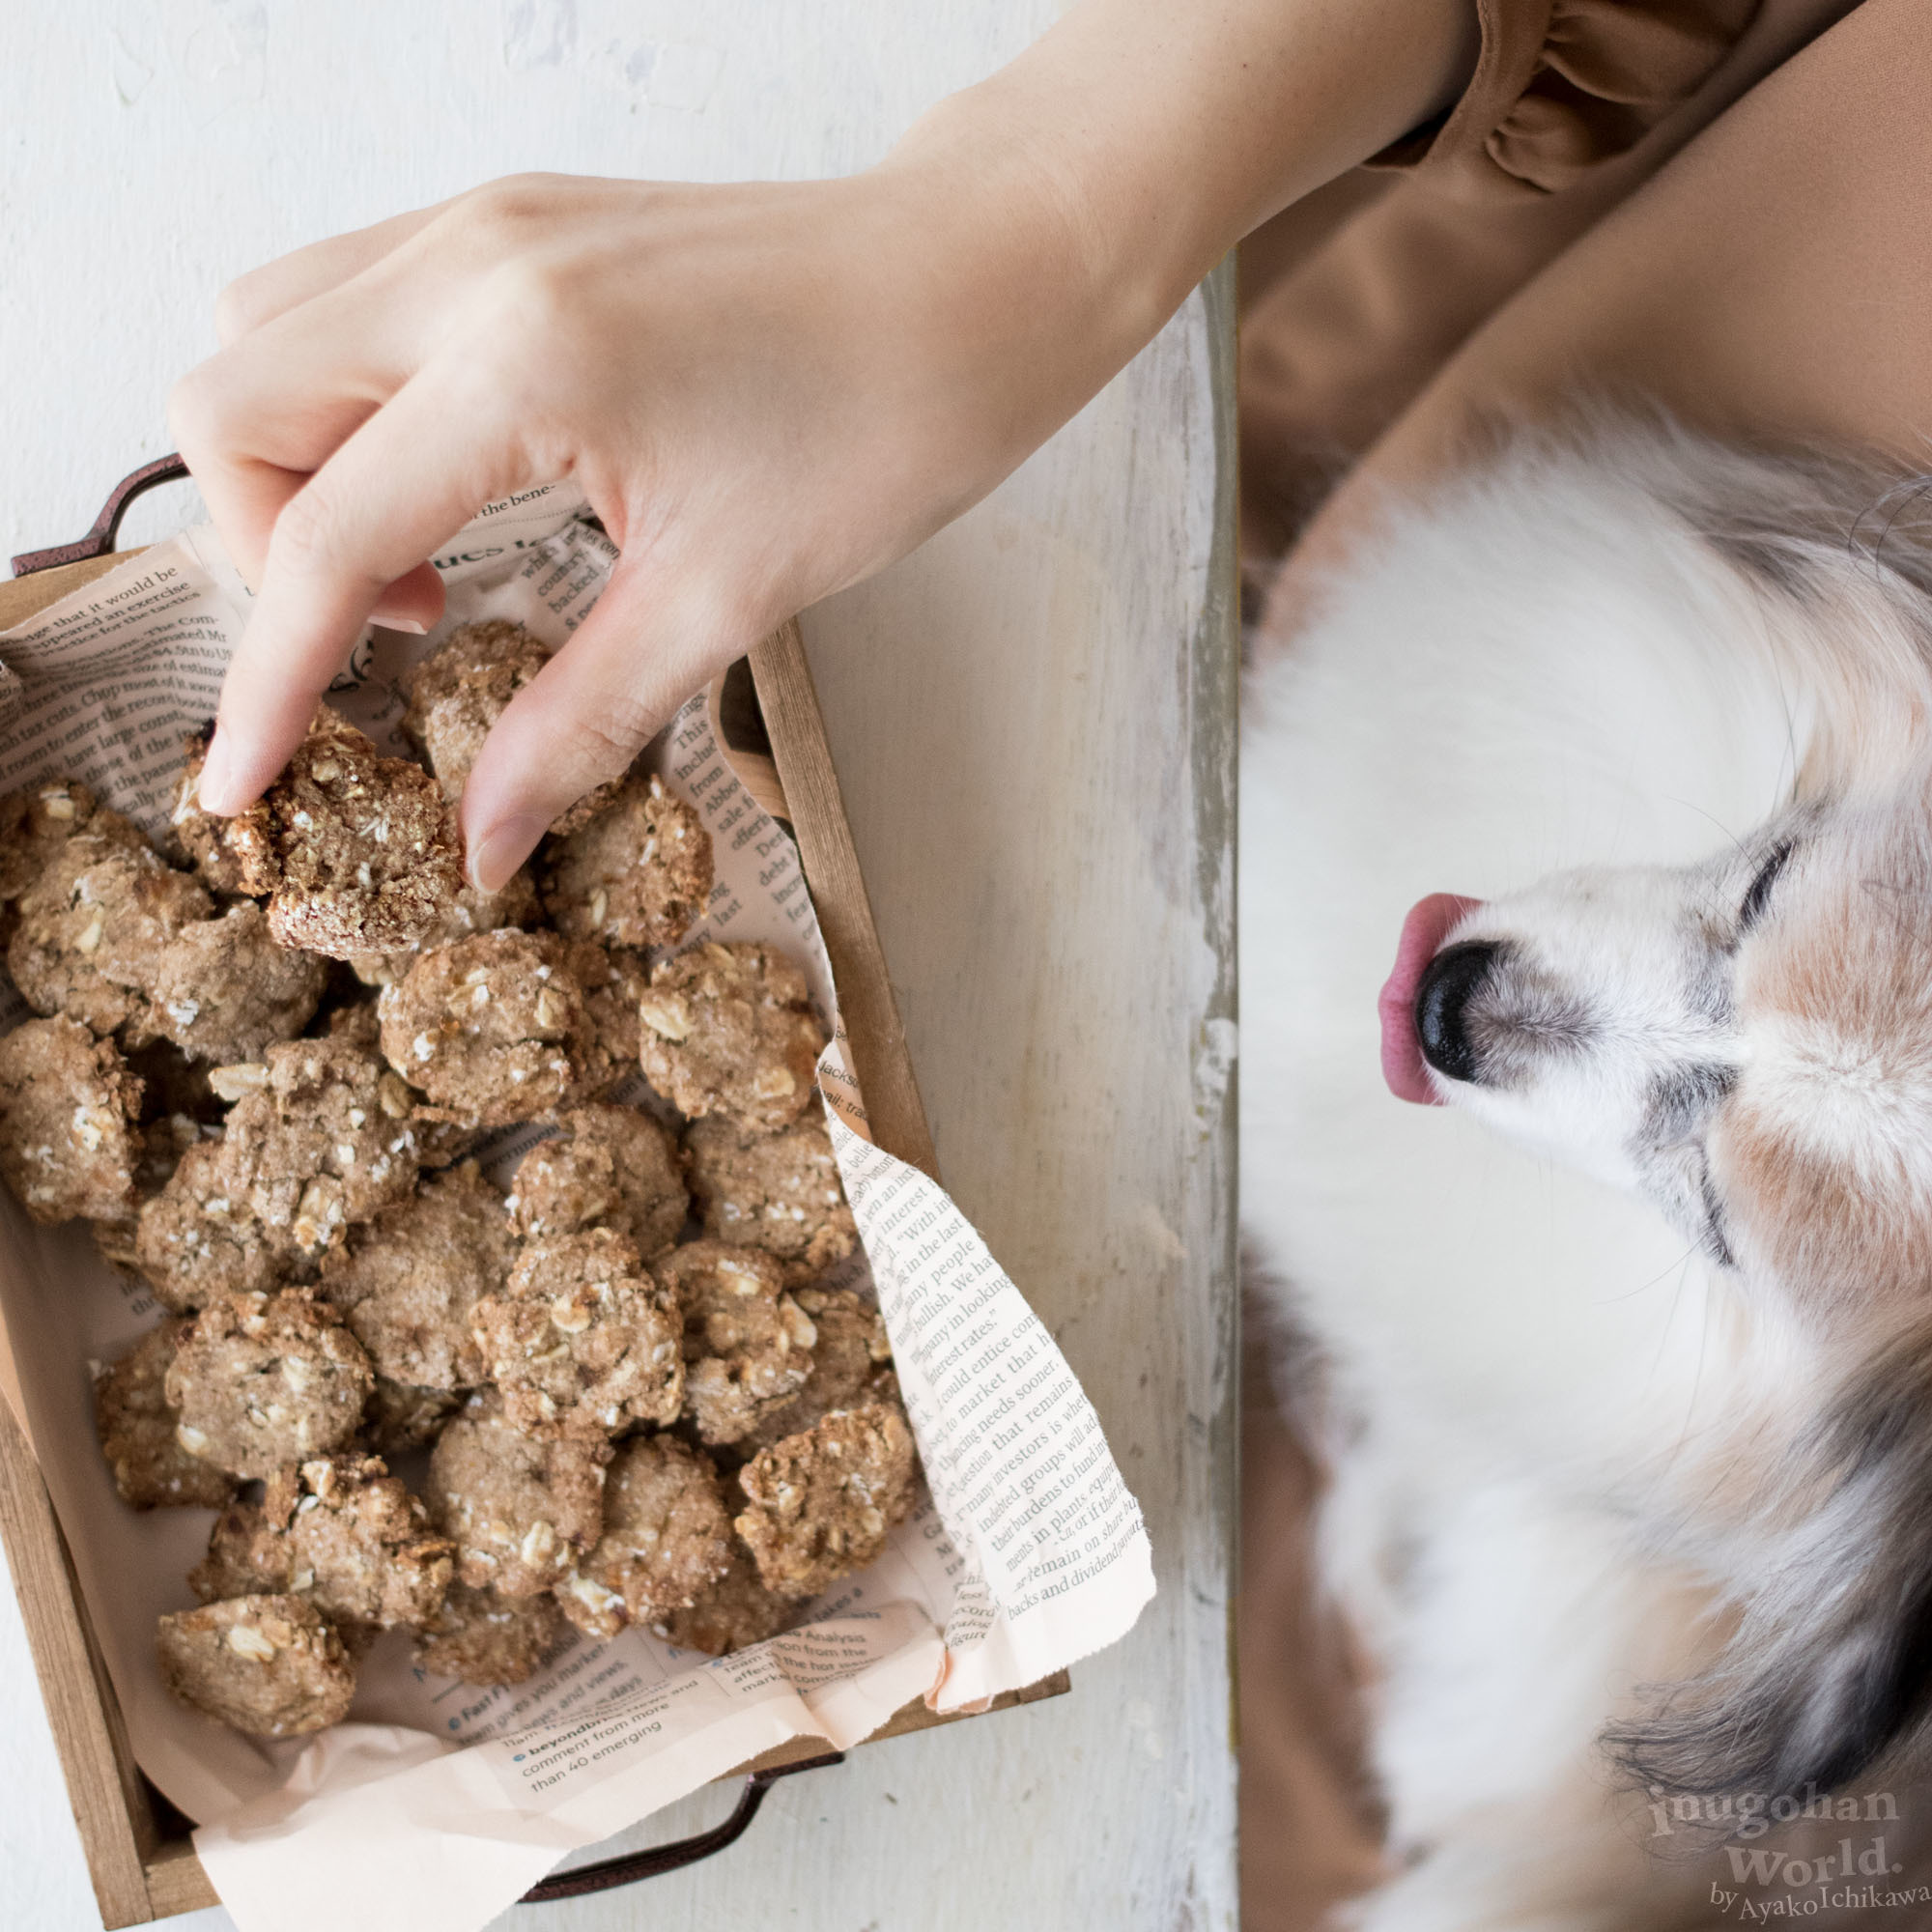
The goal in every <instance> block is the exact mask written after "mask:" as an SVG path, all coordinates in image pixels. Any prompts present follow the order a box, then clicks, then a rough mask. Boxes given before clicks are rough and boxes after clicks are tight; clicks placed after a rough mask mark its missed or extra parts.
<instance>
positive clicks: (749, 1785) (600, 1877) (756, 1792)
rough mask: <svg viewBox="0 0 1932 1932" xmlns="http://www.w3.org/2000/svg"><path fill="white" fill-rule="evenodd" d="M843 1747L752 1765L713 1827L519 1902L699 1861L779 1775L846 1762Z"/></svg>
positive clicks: (588, 1870)
mask: <svg viewBox="0 0 1932 1932" xmlns="http://www.w3.org/2000/svg"><path fill="white" fill-rule="evenodd" d="M844 1762H845V1753H844V1752H843V1751H828V1752H827V1753H826V1754H825V1755H824V1756H823V1757H807V1758H801V1759H799V1761H798V1762H797V1763H796V1764H781V1765H777V1766H775V1767H774V1768H773V1769H772V1770H770V1771H754V1772H753V1774H752V1775H751V1776H749V1777H748V1778H746V1780H745V1784H744V1788H743V1790H741V1791H740V1792H739V1794H738V1803H737V1805H736V1806H735V1807H734V1809H733V1810H732V1812H731V1815H730V1816H729V1817H728V1818H726V1819H725V1822H724V1823H723V1824H722V1825H719V1826H716V1827H714V1828H713V1829H712V1830H711V1831H709V1832H698V1833H695V1834H694V1835H693V1836H691V1837H689V1838H679V1839H678V1840H677V1841H676V1842H675V1843H674V1844H669V1845H653V1846H652V1847H651V1848H650V1850H649V1851H645V1852H627V1853H625V1854H624V1856H623V1857H621V1858H615V1859H602V1860H600V1861H598V1862H597V1863H596V1864H594V1865H579V1866H578V1867H577V1869H576V1870H575V1871H567V1872H557V1873H555V1874H554V1876H552V1877H550V1878H547V1879H542V1880H539V1881H538V1883H537V1884H535V1885H533V1886H531V1887H530V1889H529V1890H527V1891H526V1892H525V1893H524V1895H523V1897H522V1898H520V1899H519V1900H518V1901H517V1903H518V1904H519V1905H546V1904H548V1903H549V1902H550V1901H551V1900H553V1899H557V1898H582V1897H584V1896H585V1895H586V1894H588V1893H590V1892H593V1891H610V1890H611V1889H613V1888H615V1887H617V1886H620V1885H634V1884H635V1883H636V1882H637V1881H638V1880H639V1879H640V1878H656V1877H657V1875H658V1874H659V1873H660V1872H668V1871H676V1870H678V1869H679V1868H680V1867H682V1866H684V1865H695V1864H696V1862H697V1861H698V1860H699V1859H708V1858H709V1857H710V1856H711V1855H712V1853H713V1852H722V1851H723V1850H724V1849H725V1846H726V1845H730V1844H735V1843H736V1842H737V1841H738V1839H740V1838H741V1837H743V1836H744V1834H745V1830H746V1828H747V1827H748V1826H749V1825H750V1824H751V1822H752V1820H753V1818H755V1817H756V1816H757V1815H758V1806H759V1805H761V1804H763V1803H764V1802H765V1793H766V1792H768V1791H769V1790H770V1789H771V1788H772V1786H773V1785H774V1784H776V1783H777V1782H778V1781H779V1779H780V1778H781V1777H790V1776H792V1775H793V1774H794V1773H796V1772H801V1771H820V1770H823V1769H824V1767H825V1766H827V1765H833V1764H843V1763H844Z"/></svg>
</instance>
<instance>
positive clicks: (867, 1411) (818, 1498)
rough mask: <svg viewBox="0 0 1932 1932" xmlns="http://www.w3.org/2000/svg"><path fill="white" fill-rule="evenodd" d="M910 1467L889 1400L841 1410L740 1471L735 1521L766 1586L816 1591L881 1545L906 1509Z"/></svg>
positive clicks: (801, 1593)
mask: <svg viewBox="0 0 1932 1932" xmlns="http://www.w3.org/2000/svg"><path fill="white" fill-rule="evenodd" d="M917 1473H918V1461H917V1457H916V1455H915V1452H914V1449H913V1441H912V1431H911V1430H910V1429H908V1428H907V1427H906V1424H905V1418H904V1417H903V1416H902V1415H900V1414H899V1412H898V1411H897V1410H896V1409H895V1408H889V1407H887V1406H885V1405H884V1404H882V1403H867V1404H866V1405H864V1406H862V1407H859V1408H847V1409H839V1410H837V1411H836V1412H835V1413H833V1414H831V1415H828V1416H827V1417H826V1418H825V1419H824V1420H823V1421H822V1422H820V1423H817V1424H816V1425H815V1426H814V1427H812V1428H810V1429H809V1430H807V1431H805V1433H804V1434H803V1435H788V1436H786V1437H785V1439H784V1440H783V1441H782V1442H781V1443H778V1444H777V1445H775V1446H774V1447H773V1448H770V1449H763V1450H760V1451H759V1452H758V1454H757V1455H756V1456H754V1457H753V1459H752V1461H751V1462H749V1463H746V1464H745V1466H744V1467H743V1468H742V1469H740V1470H739V1472H738V1482H739V1485H740V1487H741V1488H742V1489H743V1490H744V1492H745V1509H744V1512H743V1514H742V1515H740V1516H739V1517H738V1519H737V1520H736V1522H735V1523H734V1524H733V1527H734V1528H735V1529H736V1530H737V1532H738V1534H739V1535H740V1536H741V1537H743V1538H744V1540H745V1545H746V1548H749V1549H750V1550H751V1552H752V1555H753V1558H754V1559H755V1560H756V1562H757V1565H758V1576H759V1578H760V1580H761V1581H762V1582H763V1583H764V1585H765V1587H766V1588H767V1589H768V1590H773V1591H776V1592H777V1594H778V1595H780V1596H781V1597H791V1598H804V1597H815V1596H817V1595H818V1593H819V1592H820V1591H821V1590H824V1589H828V1588H829V1587H830V1586H831V1585H832V1584H834V1583H836V1582H837V1581H838V1578H839V1577H843V1576H846V1575H848V1574H849V1573H850V1572H852V1571H854V1570H863V1569H864V1568H865V1567H866V1565H867V1563H869V1562H871V1561H872V1559H873V1558H874V1557H875V1556H877V1555H878V1553H879V1552H880V1550H882V1549H883V1548H885V1547H886V1537H887V1534H888V1533H889V1532H890V1531H891V1529H892V1527H893V1525H894V1524H895V1523H896V1522H900V1521H902V1520H904V1519H905V1518H906V1517H907V1516H908V1515H910V1514H911V1511H912V1505H913V1497H914V1485H915V1482H916V1480H917Z"/></svg>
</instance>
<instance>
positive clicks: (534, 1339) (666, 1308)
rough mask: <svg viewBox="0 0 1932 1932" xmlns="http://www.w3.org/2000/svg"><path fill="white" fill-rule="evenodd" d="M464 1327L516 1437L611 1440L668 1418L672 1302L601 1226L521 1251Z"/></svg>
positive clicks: (675, 1380) (632, 1253) (676, 1394)
mask: <svg viewBox="0 0 1932 1932" xmlns="http://www.w3.org/2000/svg"><path fill="white" fill-rule="evenodd" d="M469 1325H470V1329H471V1331H472V1332H473V1333H474V1335H475V1337H476V1343H477V1347H478V1348H479V1349H480V1350H482V1354H483V1365H484V1371H485V1373H486V1374H487V1375H488V1376H489V1378H490V1379H491V1380H493V1381H494V1382H495V1383H496V1384H497V1387H498V1388H499V1389H500V1390H501V1391H502V1396H503V1406H504V1409H505V1412H506V1413H507V1414H508V1416H509V1418H510V1420H511V1422H512V1423H514V1424H515V1425H516V1426H517V1427H518V1428H519V1429H525V1430H528V1431H530V1432H531V1433H533V1434H546V1435H548V1434H556V1433H564V1434H574V1433H582V1434H585V1435H617V1434H619V1433H620V1432H622V1431H624V1430H627V1429H629V1428H631V1427H632V1426H633V1425H635V1424H637V1423H639V1422H656V1423H668V1422H674V1421H675V1420H676V1419H677V1412H678V1407H679V1405H680V1404H681V1403H682V1401H683V1399H684V1364H683V1361H682V1360H681V1359H680V1356H679V1352H678V1311H677V1302H676V1300H675V1298H674V1297H673V1296H672V1294H671V1293H670V1292H669V1291H668V1289H666V1288H664V1287H663V1286H661V1285H660V1283H659V1282H658V1281H657V1280H656V1279H655V1277H653V1275H652V1274H651V1272H650V1270H649V1269H648V1268H646V1267H645V1266H644V1264H643V1262H642V1260H641V1259H640V1258H639V1254H638V1250H637V1246H636V1244H635V1243H634V1242H632V1241H629V1240H627V1239H626V1238H625V1237H624V1236H621V1235H616V1234H612V1233H611V1230H610V1229H609V1228H590V1229H586V1230H585V1231H584V1232H583V1233H582V1234H579V1235H559V1236H553V1237H552V1238H550V1239H547V1240H541V1241H530V1242H526V1244H525V1247H524V1250H523V1254H522V1256H521V1258H520V1259H519V1261H518V1263H517V1265H516V1267H515V1268H514V1269H513V1270H512V1271H511V1274H510V1279H509V1283H508V1286H507V1287H506V1288H505V1290H504V1292H503V1293H501V1294H500V1295H490V1296H486V1297H485V1298H484V1299H483V1300H481V1301H479V1302H478V1303H477V1304H476V1306H475V1308H474V1309H473V1310H472V1311H471V1314H470V1318H469Z"/></svg>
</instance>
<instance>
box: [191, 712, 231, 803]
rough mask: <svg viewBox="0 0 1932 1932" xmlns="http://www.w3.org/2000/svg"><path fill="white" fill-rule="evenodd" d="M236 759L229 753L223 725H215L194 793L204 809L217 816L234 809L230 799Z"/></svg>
mask: <svg viewBox="0 0 1932 1932" xmlns="http://www.w3.org/2000/svg"><path fill="white" fill-rule="evenodd" d="M234 770H235V760H234V759H233V758H231V757H230V756H229V755H228V739H227V737H226V735H225V734H224V733H223V731H222V729H221V726H220V725H216V726H215V727H214V736H213V738H212V739H210V740H209V745H208V753H207V755H206V756H205V757H204V758H203V759H202V761H201V778H200V780H199V781H197V782H196V784H195V788H194V795H195V800H196V802H197V803H198V804H199V805H200V807H201V809H202V810H204V811H209V812H213V814H214V815H215V816H216V817H217V818H226V817H228V816H229V815H230V813H231V812H233V810H234V809H235V808H234V806H233V805H232V804H231V803H230V801H229V796H228V794H229V792H230V790H231V789H232V788H233V784H232V781H233V777H234Z"/></svg>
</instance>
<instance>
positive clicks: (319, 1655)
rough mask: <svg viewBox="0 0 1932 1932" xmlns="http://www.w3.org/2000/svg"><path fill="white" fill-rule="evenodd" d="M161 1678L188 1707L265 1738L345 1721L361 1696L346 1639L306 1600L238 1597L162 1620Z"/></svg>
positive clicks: (288, 1735)
mask: <svg viewBox="0 0 1932 1932" xmlns="http://www.w3.org/2000/svg"><path fill="white" fill-rule="evenodd" d="M155 1649H156V1656H157V1658H158V1659H159V1662H160V1667H161V1681H162V1682H163V1683H164V1684H165V1685H166V1686H167V1687H168V1689H169V1690H171V1691H173V1692H174V1694H175V1695H176V1696H177V1697H179V1698H180V1699H181V1700H182V1702H183V1703H184V1704H187V1705H191V1706H192V1707H193V1708H194V1709H195V1710H197V1711H200V1712H202V1713H203V1714H204V1715H206V1716H208V1717H211V1718H216V1719H220V1721H221V1722H222V1723H224V1724H228V1725H232V1726H233V1727H234V1728H235V1729H236V1730H238V1731H246V1732H248V1733H249V1734H250V1735H251V1736H253V1737H259V1738H295V1737H301V1736H304V1735H305V1734H306V1733H308V1732H310V1731H320V1730H323V1729H325V1728H326V1727H327V1725H329V1724H337V1723H340V1722H341V1721H342V1719H344V1718H346V1717H347V1716H348V1715H349V1706H350V1704H351V1702H352V1701H353V1700H354V1698H355V1664H354V1662H351V1660H350V1657H349V1654H348V1652H347V1651H346V1650H344V1648H343V1646H342V1639H341V1638H340V1637H339V1636H338V1635H337V1634H336V1633H335V1632H334V1631H332V1630H331V1629H330V1628H329V1627H328V1625H327V1624H326V1623H324V1622H323V1620H322V1618H321V1617H320V1616H318V1615H317V1614H316V1612H315V1609H314V1608H313V1606H311V1605H308V1604H305V1603H303V1602H302V1601H301V1599H300V1598H299V1597H283V1596H257V1597H237V1598H235V1599H233V1600H232V1601H231V1602H228V1603H225V1604H209V1605H205V1606H204V1607H203V1608H201V1609H198V1610H181V1611H177V1612H176V1613H175V1614H174V1615H173V1616H166V1617H163V1618H162V1619H161V1620H160V1625H159V1628H158V1629H157V1630H156V1634H155Z"/></svg>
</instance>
